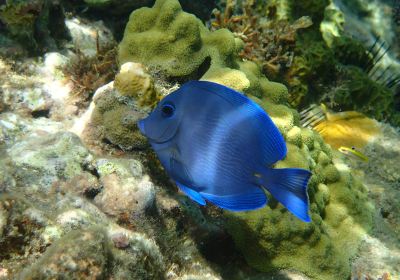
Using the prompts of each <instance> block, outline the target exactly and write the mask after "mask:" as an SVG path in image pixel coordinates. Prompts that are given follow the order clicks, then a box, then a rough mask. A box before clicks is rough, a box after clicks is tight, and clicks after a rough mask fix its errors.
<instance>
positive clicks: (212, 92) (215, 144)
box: [138, 81, 311, 222]
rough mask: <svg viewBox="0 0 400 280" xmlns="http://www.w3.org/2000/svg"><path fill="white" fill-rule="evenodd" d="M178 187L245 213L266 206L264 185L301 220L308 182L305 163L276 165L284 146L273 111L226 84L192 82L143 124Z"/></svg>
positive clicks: (202, 201) (201, 200) (304, 217)
mask: <svg viewBox="0 0 400 280" xmlns="http://www.w3.org/2000/svg"><path fill="white" fill-rule="evenodd" d="M138 126H139V129H140V131H141V132H142V133H143V134H144V135H145V136H146V137H147V138H148V139H149V141H150V144H151V145H152V147H153V149H154V150H155V152H156V153H157V155H158V158H159V159H160V161H161V164H162V165H163V166H164V168H165V170H166V171H167V173H168V174H169V176H170V177H171V178H172V179H173V180H174V181H175V182H176V184H177V186H178V187H179V188H180V189H181V190H182V191H183V192H184V193H185V194H186V195H188V196H189V197H190V198H191V199H193V200H194V201H196V202H198V203H199V204H201V205H205V204H206V201H209V202H211V203H213V204H215V205H217V206H219V207H221V208H223V209H228V210H231V211H245V210H252V209H257V208H260V207H263V206H264V205H266V203H267V197H266V195H265V192H264V188H265V189H266V190H267V191H268V192H270V193H271V194H272V196H273V197H274V198H275V199H277V200H278V201H279V202H280V203H282V204H283V205H284V206H285V207H286V208H287V209H288V210H289V211H290V212H291V213H293V214H294V215H295V216H296V217H298V218H299V219H301V220H302V221H305V222H309V221H311V219H310V216H309V215H308V208H309V202H308V196H307V183H308V180H309V178H310V175H311V173H310V172H309V171H308V170H305V169H300V168H285V169H275V168H272V165H273V164H274V163H276V162H277V161H279V160H282V159H283V158H284V157H285V156H286V152H287V150H286V144H285V141H284V139H283V136H282V135H281V133H280V132H279V130H278V128H277V127H276V126H275V125H274V123H273V122H272V120H271V119H270V117H269V116H268V115H267V113H266V112H265V111H264V110H263V109H262V108H261V107H260V106H259V105H257V104H256V103H255V102H253V101H252V100H250V99H249V98H247V97H246V96H245V95H243V94H241V93H239V92H237V91H235V90H233V89H231V88H228V87H225V86H223V85H220V84H216V83H212V82H206V81H190V82H187V83H185V84H184V85H182V86H181V88H179V89H178V90H176V91H174V92H173V93H171V94H169V95H168V96H166V97H165V98H163V99H162V100H161V101H160V103H159V104H158V105H157V107H156V108H155V109H154V111H153V112H152V113H151V114H150V115H149V116H148V117H147V118H145V119H143V120H140V121H139V123H138Z"/></svg>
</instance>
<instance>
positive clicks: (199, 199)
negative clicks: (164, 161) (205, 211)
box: [175, 181, 206, 205]
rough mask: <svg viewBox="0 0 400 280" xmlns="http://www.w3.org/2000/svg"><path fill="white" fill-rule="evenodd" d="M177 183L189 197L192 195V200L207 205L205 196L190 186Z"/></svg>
mask: <svg viewBox="0 0 400 280" xmlns="http://www.w3.org/2000/svg"><path fill="white" fill-rule="evenodd" d="M175 183H176V185H177V186H178V187H179V189H180V190H181V191H182V192H184V193H185V194H186V195H187V196H188V197H190V198H191V199H192V200H194V201H196V202H197V203H198V204H200V205H206V201H205V200H204V198H203V197H202V196H201V195H200V194H199V193H198V192H196V191H194V190H192V189H191V188H189V187H186V186H185V185H183V184H181V183H178V182H176V181H175Z"/></svg>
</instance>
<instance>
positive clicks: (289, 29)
mask: <svg viewBox="0 0 400 280" xmlns="http://www.w3.org/2000/svg"><path fill="white" fill-rule="evenodd" d="M255 6H256V4H255V1H254V0H248V1H244V2H243V3H242V14H241V15H234V8H235V3H234V1H232V0H230V1H227V4H226V7H225V10H224V12H223V13H222V12H221V11H219V10H214V16H215V19H214V20H213V21H212V23H211V26H212V29H220V28H227V29H229V30H230V31H232V32H233V34H234V35H235V37H237V38H240V39H241V40H242V41H243V42H244V46H243V49H242V50H241V51H240V53H239V55H240V57H242V58H243V59H247V60H251V61H255V62H257V63H259V64H261V65H262V68H263V72H264V73H266V74H267V76H268V77H276V76H277V75H278V74H281V73H282V72H283V71H284V70H286V69H287V68H289V67H290V66H291V64H292V61H293V56H294V52H293V49H294V45H295V42H296V32H297V31H298V30H299V29H303V28H307V27H309V26H311V25H312V21H311V19H310V18H309V17H301V18H299V19H297V20H296V21H295V22H293V23H292V24H290V23H289V22H288V21H287V20H284V19H279V20H278V19H275V18H273V17H271V18H270V19H267V20H266V19H265V17H263V16H262V15H261V14H260V13H257V12H256V13H255V12H254V11H257V10H258V9H256V7H255Z"/></svg>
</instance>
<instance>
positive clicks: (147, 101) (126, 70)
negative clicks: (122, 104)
mask: <svg viewBox="0 0 400 280" xmlns="http://www.w3.org/2000/svg"><path fill="white" fill-rule="evenodd" d="M114 88H115V89H116V90H118V93H119V94H121V95H124V96H127V97H133V98H135V99H137V100H138V102H139V105H142V106H153V105H155V104H156V102H157V101H158V100H159V97H158V95H157V92H156V90H155V89H154V83H153V79H152V78H151V76H150V75H149V74H147V72H146V70H145V68H144V66H143V65H142V64H140V63H133V62H127V63H124V64H123V65H122V66H121V69H120V71H119V73H118V74H117V75H116V76H115V80H114Z"/></svg>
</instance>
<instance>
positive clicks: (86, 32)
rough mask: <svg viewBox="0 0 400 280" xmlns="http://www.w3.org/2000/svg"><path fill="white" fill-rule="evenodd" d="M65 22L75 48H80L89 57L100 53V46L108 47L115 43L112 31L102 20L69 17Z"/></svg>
mask: <svg viewBox="0 0 400 280" xmlns="http://www.w3.org/2000/svg"><path fill="white" fill-rule="evenodd" d="M65 24H66V26H67V28H68V30H69V32H70V34H71V37H72V43H73V45H74V49H76V50H79V51H80V52H82V53H83V55H84V56H86V57H87V58H92V57H94V56H96V54H97V53H98V49H97V48H98V47H99V48H103V49H107V48H110V46H112V45H113V44H114V38H113V35H112V33H111V31H110V30H109V29H108V28H107V27H106V26H105V25H104V23H103V22H102V21H96V22H89V21H85V20H83V19H78V18H72V19H67V20H66V21H65Z"/></svg>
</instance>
